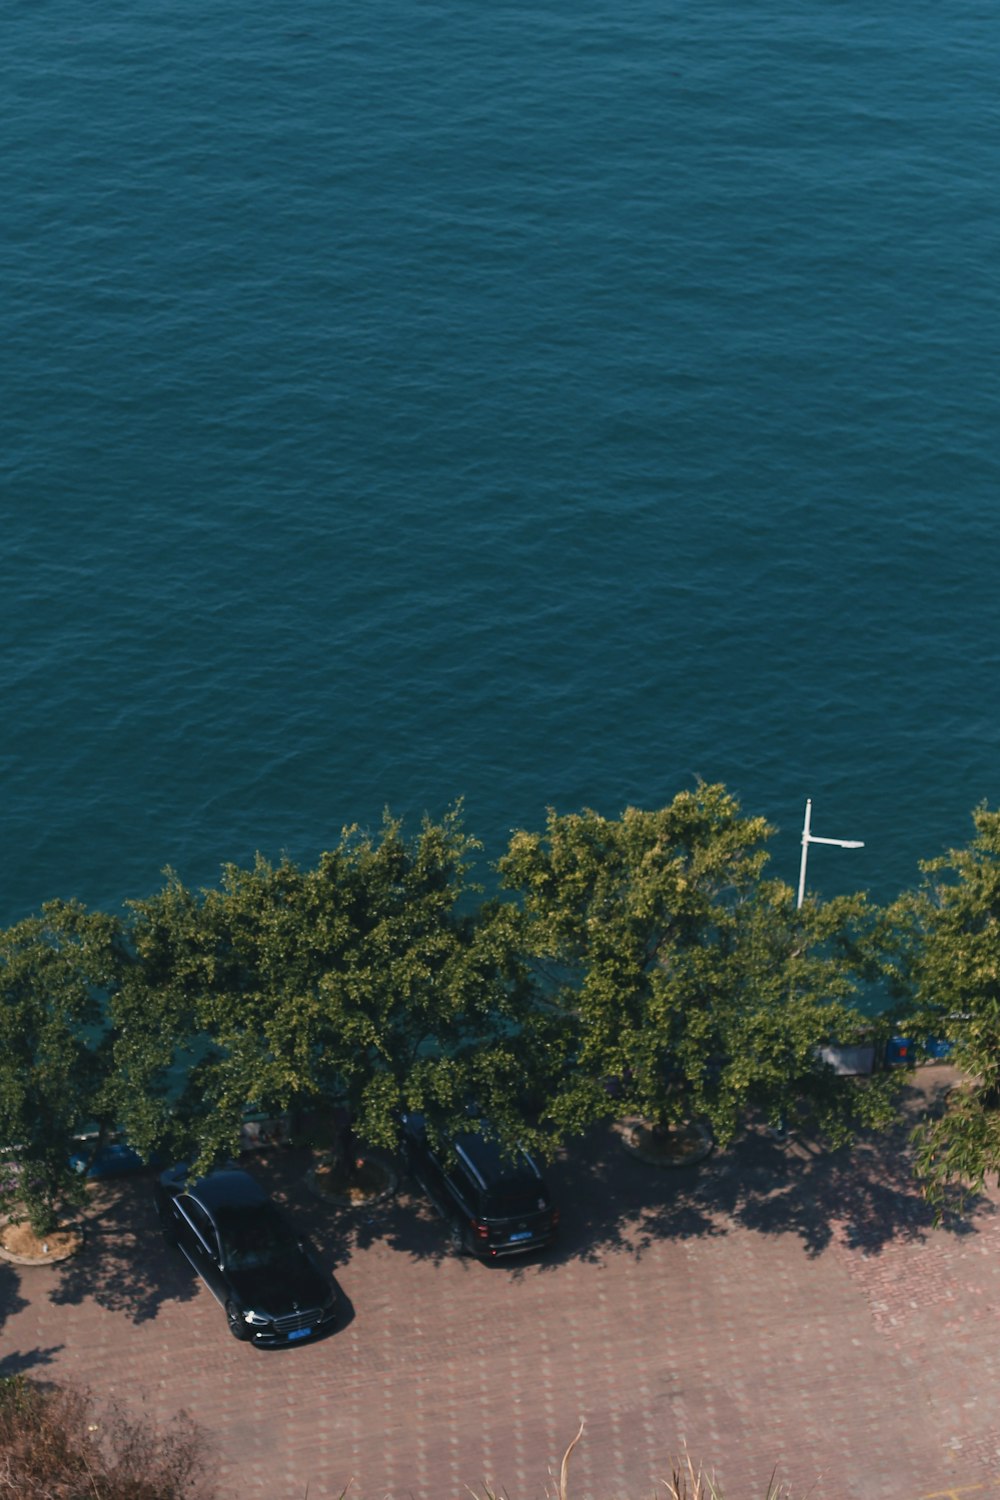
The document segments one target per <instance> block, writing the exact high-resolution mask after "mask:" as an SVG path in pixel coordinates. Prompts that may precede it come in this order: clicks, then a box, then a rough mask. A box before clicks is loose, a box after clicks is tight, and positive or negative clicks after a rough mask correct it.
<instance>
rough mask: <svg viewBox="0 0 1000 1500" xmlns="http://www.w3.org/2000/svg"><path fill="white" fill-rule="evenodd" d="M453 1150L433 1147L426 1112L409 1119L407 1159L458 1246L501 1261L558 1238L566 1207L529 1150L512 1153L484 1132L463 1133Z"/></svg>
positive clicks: (467, 1252)
mask: <svg viewBox="0 0 1000 1500" xmlns="http://www.w3.org/2000/svg"><path fill="white" fill-rule="evenodd" d="M450 1148H451V1149H450V1151H449V1149H448V1148H447V1147H442V1149H441V1150H440V1151H435V1150H433V1149H432V1147H431V1145H430V1142H429V1141H428V1139H427V1130H426V1126H425V1123H424V1118H423V1116H422V1115H419V1114H412V1115H404V1116H403V1134H402V1153H403V1158H404V1160H405V1162H406V1165H407V1167H408V1168H409V1170H410V1171H411V1172H412V1173H413V1176H414V1177H415V1178H416V1179H417V1181H418V1182H419V1183H420V1185H421V1187H422V1188H423V1189H424V1191H425V1192H426V1194H427V1196H428V1197H429V1198H430V1200H431V1202H432V1203H433V1204H434V1207H435V1208H436V1209H437V1210H438V1212H439V1213H440V1214H441V1215H442V1216H443V1217H444V1218H445V1219H446V1220H447V1221H448V1223H449V1225H450V1230H451V1240H452V1244H453V1245H454V1247H455V1249H456V1250H458V1251H460V1252H461V1253H462V1254H465V1255H478V1256H479V1258H480V1259H481V1260H499V1259H500V1257H501V1256H506V1255H523V1254H525V1253H526V1252H527V1251H529V1250H539V1249H541V1248H542V1247H543V1246H545V1245H549V1244H551V1243H552V1241H553V1239H554V1238H555V1235H556V1230H557V1229H558V1226H559V1210H558V1209H557V1208H553V1206H552V1199H551V1197H550V1194H549V1190H548V1188H547V1187H546V1185H545V1180H544V1178H543V1177H542V1174H541V1172H539V1170H538V1168H537V1166H536V1165H535V1163H534V1162H533V1161H532V1159H531V1157H530V1156H529V1155H528V1153H527V1152H526V1151H520V1150H519V1151H517V1152H516V1153H515V1155H514V1156H513V1157H511V1156H505V1155H504V1154H503V1152H502V1151H501V1149H500V1147H499V1145H498V1144H497V1143H496V1141H492V1140H489V1139H488V1138H487V1137H486V1136H485V1135H482V1134H480V1133H479V1132H478V1131H463V1133H462V1134H461V1135H456V1136H455V1137H454V1138H453V1139H452V1141H451V1142H450Z"/></svg>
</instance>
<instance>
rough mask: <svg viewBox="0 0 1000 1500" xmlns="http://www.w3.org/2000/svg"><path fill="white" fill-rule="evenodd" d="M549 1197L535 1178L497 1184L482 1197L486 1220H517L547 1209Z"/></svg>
mask: <svg viewBox="0 0 1000 1500" xmlns="http://www.w3.org/2000/svg"><path fill="white" fill-rule="evenodd" d="M548 1206H549V1195H548V1193H547V1192H546V1191H545V1188H544V1186H543V1185H542V1183H540V1182H539V1181H538V1180H537V1178H535V1179H532V1180H530V1181H529V1180H523V1181H520V1182H517V1181H514V1182H498V1183H497V1184H496V1185H495V1186H494V1187H491V1188H490V1189H489V1191H488V1192H487V1193H486V1194H485V1195H484V1208H485V1213H486V1217H487V1218H488V1219H517V1218H523V1217H524V1216H525V1215H526V1214H537V1213H538V1212H539V1210H541V1209H544V1208H548Z"/></svg>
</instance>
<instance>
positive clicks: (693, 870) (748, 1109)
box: [0, 785, 1000, 1223]
mask: <svg viewBox="0 0 1000 1500" xmlns="http://www.w3.org/2000/svg"><path fill="white" fill-rule="evenodd" d="M771 833H772V830H771V828H770V827H769V825H768V824H767V823H766V822H765V820H764V819H762V818H759V817H748V816H746V815H745V814H744V813H743V812H742V811H741V809H740V806H739V804H738V802H737V801H736V799H735V798H734V797H732V796H731V795H730V794H729V793H728V792H727V791H726V789H725V788H724V787H722V786H706V785H699V786H697V787H696V788H694V789H692V790H689V791H685V792H682V793H680V794H679V795H678V796H677V797H675V798H674V800H673V801H672V802H671V803H670V804H669V806H667V807H664V808H661V809H659V810H656V811H652V812H647V811H641V810H639V809H635V808H630V809H628V810H626V811H625V812H624V813H623V814H622V815H621V816H620V817H618V818H606V817H602V816H600V815H599V814H598V813H596V812H590V811H584V812H581V813H575V814H570V815H559V814H556V813H554V812H553V813H550V814H549V817H548V821H547V824H546V827H545V829H544V830H543V831H542V832H531V831H519V832H517V833H515V834H514V835H513V837H512V839H511V842H510V845H509V848H508V850H507V853H506V854H505V855H504V857H503V858H502V859H501V861H500V864H499V875H500V890H499V893H498V894H497V895H494V896H492V897H490V898H489V899H484V898H483V894H482V891H481V889H480V888H479V887H478V886H476V885H475V884H474V883H473V881H472V869H473V862H474V860H475V857H476V855H477V853H478V851H479V846H478V844H477V843H476V841H475V840H474V839H473V838H472V837H471V836H470V835H469V834H468V833H467V832H466V831H465V828H464V826H463V824H462V819H461V816H460V812H459V810H458V809H456V810H453V811H452V812H450V813H449V814H447V815H446V816H445V817H444V818H442V819H441V820H440V821H437V822H435V821H432V820H430V819H425V820H424V822H423V824H422V825H421V827H420V828H419V830H418V831H417V832H416V833H413V834H410V833H407V832H405V831H404V829H403V828H402V826H401V825H400V823H399V822H398V821H397V820H395V819H393V818H391V817H390V816H388V814H387V815H386V818H385V820H384V822H383V824H382V826H381V828H380V829H378V830H376V831H374V832H366V831H363V830H360V829H357V828H351V829H347V830H345V831H344V833H343V834H342V836H341V838H340V840H339V841H338V843H337V844H336V846H335V847H334V848H333V849H332V850H331V851H329V852H328V853H325V854H323V855H322V856H321V857H320V858H319V860H318V861H317V862H316V864H315V865H314V866H313V867H311V868H301V867H300V866H298V865H297V864H295V863H294V862H292V861H291V860H289V859H283V860H281V861H280V862H278V863H272V862H270V861H268V860H266V859H264V858H262V857H258V858H257V860H256V861H255V862H254V864H253V865H252V866H250V867H249V868H242V867H239V866H236V865H227V866H225V867H224V870H223V873H222V878H221V880H220V882H219V884H218V885H217V886H215V887H212V888H211V889H209V890H205V891H192V890H190V889H188V888H187V887H186V886H185V885H184V884H183V883H182V882H181V881H180V880H179V879H178V878H177V877H176V876H175V875H173V874H171V873H169V872H168V875H167V879H166V882H165V884H164V885H163V887H162V889H161V890H159V891H158V892H156V893H155V894H153V895H152V896H150V897H149V898H147V899H145V900H139V901H135V902H132V903H130V911H129V916H128V918H127V919H126V920H125V921H123V922H119V921H118V920H117V919H114V918H111V917H107V916H102V915H101V914H99V913H89V912H87V911H85V910H84V908H82V907H81V906H79V905H77V904H75V903H59V902H54V903H51V904H49V905H48V906H46V907H45V908H44V909H43V912H42V914H41V915H40V916H39V917H37V918H32V919H30V920H28V921H25V922H21V923H18V924H17V925H16V926H15V927H12V928H11V929H9V930H8V931H7V932H5V933H2V934H0V1145H2V1146H3V1148H4V1150H5V1153H6V1157H5V1160H6V1168H5V1171H6V1177H7V1180H8V1184H12V1185H13V1187H14V1189H16V1191H17V1192H18V1193H19V1194H20V1195H21V1197H22V1199H24V1201H27V1200H28V1199H29V1198H30V1199H31V1202H30V1203H29V1207H31V1209H32V1213H33V1214H34V1215H35V1217H36V1218H37V1219H38V1222H40V1223H41V1222H43V1221H44V1220H45V1219H46V1217H47V1216H49V1217H50V1216H51V1213H52V1212H53V1211H54V1209H53V1205H54V1203H55V1201H56V1199H57V1197H58V1195H59V1193H60V1192H63V1191H65V1190H67V1188H68V1187H71V1186H72V1184H71V1182H70V1179H69V1177H68V1176H67V1171H66V1160H67V1155H68V1145H69V1140H70V1137H71V1135H72V1133H73V1131H74V1130H77V1129H79V1128H81V1127H82V1126H85V1125H88V1124H92V1123H96V1124H98V1125H99V1126H101V1127H110V1126H111V1125H116V1126H119V1127H121V1129H122V1130H123V1131H124V1133H125V1135H126V1137H127V1138H128V1139H129V1141H130V1142H131V1143H132V1144H133V1145H134V1146H136V1147H137V1148H138V1149H139V1150H140V1151H141V1152H142V1153H143V1154H144V1155H146V1156H147V1157H148V1156H149V1155H150V1154H151V1153H152V1152H153V1151H154V1150H156V1149H160V1150H163V1151H166V1152H169V1153H170V1154H171V1155H173V1156H176V1157H182V1158H186V1159H190V1160H192V1161H193V1162H195V1163H196V1164H197V1165H198V1166H200V1167H206V1166H208V1165H209V1164H210V1163H211V1162H213V1161H216V1160H218V1159H220V1158H221V1157H224V1156H226V1155H228V1154H232V1153H234V1152H235V1151H236V1150H237V1149H238V1142H239V1134H240V1126H241V1122H242V1120H243V1117H244V1113H245V1111H246V1110H247V1108H248V1107H250V1106H254V1107H258V1108H261V1109H264V1110H266V1111H269V1112H278V1111H283V1110H292V1111H295V1110H298V1109H303V1108H308V1107H311V1106H312V1105H316V1104H320V1105H327V1106H329V1105H331V1104H333V1103H338V1104H341V1105H343V1106H345V1107H346V1108H347V1110H349V1111H350V1113H351V1115H352V1116H353V1119H354V1122H355V1129H356V1132H357V1134H358V1135H359V1137H360V1138H361V1139H362V1140H363V1141H366V1142H368V1143H369V1144H381V1145H383V1146H387V1147H392V1146H393V1145H394V1144H395V1143H396V1139H397V1131H398V1124H399V1116H400V1112H401V1111H403V1110H407V1109H410V1110H412V1109H420V1110H422V1111H423V1112H424V1114H425V1115H426V1117H427V1120H428V1125H429V1128H430V1130H431V1133H432V1134H438V1135H444V1134H446V1133H447V1132H448V1131H449V1130H451V1129H454V1127H455V1126H456V1124H457V1123H458V1122H459V1121H460V1120H463V1119H465V1118H466V1117H467V1112H468V1111H469V1110H472V1111H474V1112H478V1113H479V1115H480V1117H481V1118H483V1119H485V1120H489V1121H490V1122H491V1124H492V1128H493V1129H494V1130H495V1132H496V1133H497V1135H498V1136H499V1137H500V1138H501V1140H502V1141H503V1142H504V1143H506V1144H508V1145H509V1144H513V1143H514V1142H517V1141H520V1142H524V1143H531V1144H534V1145H541V1146H542V1147H543V1148H544V1147H546V1146H552V1145H554V1144H555V1143H557V1142H559V1141H563V1140H566V1139H568V1138H569V1137H571V1136H573V1135H574V1134H576V1133H578V1132H579V1131H580V1130H582V1129H584V1128H585V1127H586V1126H587V1125H588V1124H590V1123H591V1122H593V1121H595V1120H598V1119H602V1118H608V1117H613V1116H622V1115H624V1114H636V1115H640V1116H642V1117H644V1118H646V1119H648V1120H651V1121H653V1122H657V1123H662V1124H669V1123H671V1122H675V1121H680V1120H682V1119H686V1118H689V1117H692V1116H693V1117H697V1118H701V1119H705V1120H707V1121H709V1122H710V1124H711V1126H712V1129H713V1130H714V1132H715V1134H716V1136H717V1138H719V1139H720V1140H722V1141H726V1140H728V1139H730V1138H731V1137H732V1136H733V1135H734V1133H735V1132H736V1131H737V1130H738V1129H739V1128H740V1127H741V1125H742V1124H743V1122H744V1121H745V1120H746V1119H747V1118H748V1117H750V1116H756V1117H757V1118H763V1119H766V1120H769V1121H771V1122H772V1123H774V1124H779V1123H786V1124H792V1123H794V1122H795V1121H796V1120H805V1119H808V1120H809V1122H810V1124H811V1125H812V1126H813V1127H816V1128H819V1129H821V1130H823V1131H825V1132H826V1133H827V1135H828V1136H829V1137H831V1138H832V1139H835V1140H837V1139H844V1138H846V1136H847V1135H848V1134H849V1133H850V1132H851V1131H852V1130H853V1129H855V1128H856V1127H857V1126H858V1125H861V1124H878V1123H881V1122H883V1121H885V1120H886V1119H887V1118H888V1116H889V1114H890V1102H889V1094H890V1089H891V1086H892V1082H893V1080H892V1079H891V1078H890V1077H889V1076H888V1075H883V1076H882V1077H876V1078H874V1079H870V1080H866V1081H864V1082H859V1081H858V1080H854V1079H843V1078H840V1077H838V1076H836V1075H835V1073H834V1071H833V1070H832V1069H831V1068H830V1066H829V1065H828V1064H827V1063H826V1062H825V1061H824V1060H823V1050H824V1049H825V1048H826V1047H828V1046H829V1045H830V1044H833V1043H850V1042H852V1041H855V1040H857V1039H858V1038H859V1036H860V1035H861V1034H862V1032H869V1033H870V1031H871V1024H872V1023H871V1021H870V1020H869V1019H866V1018H865V1017H864V1016H863V1015H862V1014H861V1010H860V1008H859V1005H858V1000H859V994H860V992H861V989H862V987H863V986H864V985H865V984H866V983H867V982H868V981H869V980H870V979H871V976H872V974H873V973H874V972H875V971H876V970H877V969H879V965H880V964H881V965H882V970H881V972H883V973H884V972H886V971H887V972H888V973H889V976H890V979H891V983H892V985H893V987H894V990H895V992H896V995H897V997H902V1003H904V1004H905V1006H906V1007H907V1009H908V1012H909V1014H910V1015H911V1017H912V1018H913V1025H914V1026H915V1028H916V1030H917V1031H918V1032H919V1033H920V1034H921V1035H935V1036H939V1037H947V1038H950V1039H952V1040H953V1041H954V1042H955V1044H956V1048H957V1056H958V1058H959V1061H960V1062H961V1063H962V1064H963V1066H964V1067H965V1068H966V1070H967V1071H968V1073H969V1076H970V1085H969V1087H968V1089H967V1090H966V1091H965V1092H963V1093H960V1094H958V1095H956V1096H955V1098H954V1099H953V1101H952V1104H951V1107H950V1108H949V1110H948V1111H947V1113H946V1115H945V1116H944V1117H943V1118H942V1119H941V1120H938V1121H935V1122H933V1123H932V1124H931V1125H929V1126H928V1127H927V1128H926V1129H925V1131H924V1133H923V1136H922V1141H921V1153H920V1167H921V1170H922V1171H923V1173H924V1175H925V1178H926V1179H927V1181H928V1183H929V1184H931V1186H932V1187H933V1185H934V1184H940V1183H942V1182H945V1181H947V1180H950V1179H951V1178H955V1177H959V1178H962V1179H963V1180H968V1181H973V1182H975V1181H979V1180H981V1179H982V1176H983V1174H984V1173H985V1172H987V1171H1000V945H998V931H1000V814H996V813H990V812H988V811H987V810H986V809H980V811H979V812H977V814H976V837H975V839H974V840H973V842H972V843H971V844H970V846H969V847H968V849H966V850H963V851H958V852H953V853H951V854H950V855H948V856H946V857H945V858H944V859H941V860H937V861H933V862H931V863H930V864H928V865H927V866H925V867H924V868H925V882H924V885H923V886H922V887H921V888H920V889H919V890H918V891H916V892H913V893H910V894H908V895H906V896H905V897H902V898H900V900H899V901H898V902H897V903H896V904H895V905H894V906H893V907H892V908H890V909H889V910H888V911H887V912H883V913H880V912H878V911H877V910H876V909H874V908H873V907H872V906H871V905H870V904H869V903H868V902H867V901H866V899H865V898H864V897H863V896H851V897H842V898H838V899H836V900H833V901H829V902H825V903H823V902H818V901H816V900H813V899H810V900H807V901H806V902H805V903H804V905H803V907H802V908H801V910H799V909H797V908H796V904H795V900H794V893H793V891H792V890H791V888H790V887H789V886H788V885H786V884H785V883H784V882H782V881H778V880H774V879H772V878H770V876H769V873H768V868H767V864H768V849H767V846H768V840H769V838H770V836H771ZM884 954H888V958H887V959H886V958H885V957H884ZM886 1024H888V1021H887V1023H886ZM32 1195H34V1196H33V1197H32Z"/></svg>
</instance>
